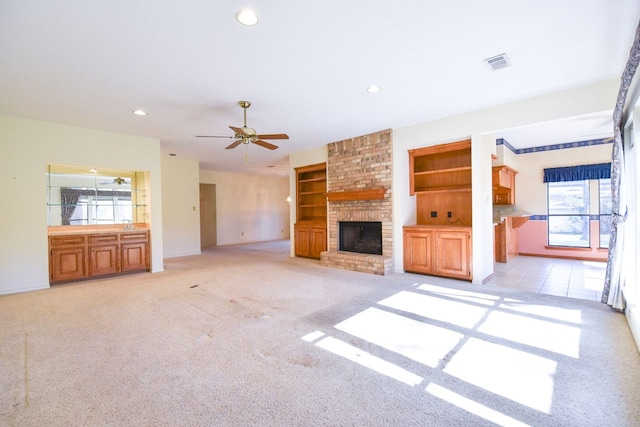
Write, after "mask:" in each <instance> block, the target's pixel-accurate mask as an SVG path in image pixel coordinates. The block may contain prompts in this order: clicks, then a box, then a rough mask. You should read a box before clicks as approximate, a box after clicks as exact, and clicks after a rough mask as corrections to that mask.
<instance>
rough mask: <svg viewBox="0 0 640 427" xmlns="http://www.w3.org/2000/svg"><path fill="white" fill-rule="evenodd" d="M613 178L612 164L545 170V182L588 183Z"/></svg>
mask: <svg viewBox="0 0 640 427" xmlns="http://www.w3.org/2000/svg"><path fill="white" fill-rule="evenodd" d="M607 178H611V163H599V164H597V165H583V166H568V167H563V168H548V169H544V181H543V182H562V181H586V180H589V179H607Z"/></svg>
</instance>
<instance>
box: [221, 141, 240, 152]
mask: <svg viewBox="0 0 640 427" xmlns="http://www.w3.org/2000/svg"><path fill="white" fill-rule="evenodd" d="M240 144H242V140H241V139H239V140H237V141H235V142H234V143H232V144H231V145H229V146H228V147H227V148H225V150H231V149H232V148H236V147H237V146H238V145H240Z"/></svg>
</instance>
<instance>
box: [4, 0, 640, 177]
mask: <svg viewBox="0 0 640 427" xmlns="http://www.w3.org/2000/svg"><path fill="white" fill-rule="evenodd" d="M244 6H250V7H252V8H253V9H254V10H255V11H256V12H257V14H258V18H259V22H258V24H257V25H256V26H253V27H245V26H242V25H240V24H239V23H238V22H237V21H236V20H235V14H236V12H237V11H238V10H239V9H241V7H244ZM639 10H640V4H639V3H638V2H636V1H631V0H562V1H558V0H519V1H513V0H483V1H468V0H448V1H435V0H400V1H393V2H392V1H383V0H379V1H371V0H350V1H344V0H340V1H338V0H323V1H312V0H297V1H293V2H292V1H286V0H242V1H238V0H226V1H214V0H189V1H175V0H134V1H132V0H109V1H85V0H55V1H52V0H19V1H17V0H0V114H6V115H13V116H19V117H28V118H34V119H40V120H48V121H54V122H59V123H65V124H71V125H77V126H85V127H91V128H97V129H105V130H109V131H115V132H122V133H127V134H134V135H140V136H148V137H152V138H158V139H160V141H161V146H162V150H163V152H164V153H165V154H168V153H174V154H176V155H178V156H180V157H182V158H186V159H191V160H198V161H200V162H201V168H203V169H211V170H220V171H236V172H250V173H261V174H270V173H276V174H286V167H287V162H288V160H287V156H288V154H290V153H293V152H296V151H301V150H307V149H310V148H314V147H318V146H321V145H324V144H327V143H329V142H333V141H337V140H341V139H345V138H351V137H355V136H359V135H363V134H367V133H371V132H375V131H378V130H382V129H387V128H398V127H403V126H407V125H411V124H415V123H420V122H425V121H428V120H432V119H435V118H439V117H444V116H449V115H453V114H457V113H461V112H465V111H471V110H476V109H480V108H484V107H488V106H493V105H497V104H501V103H505V102H510V101H514V100H518V99H522V98H526V97H531V96H535V95H540V94H544V93H549V92H554V91H558V90H562V89H566V88H569V87H574V86H580V85H584V84H589V83H593V82H597V81H601V80H605V79H611V78H617V77H619V76H620V75H621V73H622V70H623V68H624V64H625V61H626V59H627V56H628V52H629V47H630V45H631V41H632V38H633V34H634V31H635V27H636V24H637V17H638V16H639ZM501 53H507V55H508V56H509V59H510V61H511V64H512V66H511V67H510V68H506V69H503V70H499V71H491V70H490V69H489V67H488V65H487V64H485V62H484V61H483V60H484V59H485V58H488V57H491V56H494V55H498V54H501ZM371 84H377V85H380V86H381V87H382V91H381V92H380V93H378V94H369V93H367V92H366V88H367V87H368V86H369V85H371ZM240 100H249V101H251V103H252V106H251V108H250V109H249V110H248V111H247V122H248V125H249V126H250V127H253V128H256V129H257V131H258V133H263V134H264V133H287V134H288V135H289V136H290V139H289V140H283V141H272V142H273V143H275V144H276V145H279V146H280V149H278V150H274V151H270V150H267V149H265V148H262V147H259V146H257V145H253V144H251V145H249V146H248V147H247V150H248V151H247V152H246V153H245V146H243V145H241V146H239V147H237V148H236V149H234V150H225V149H224V147H226V146H227V145H229V144H230V143H231V142H232V140H230V139H205V138H196V137H195V135H202V134H205V135H228V136H231V135H233V132H232V131H231V130H230V129H229V128H228V126H229V125H232V126H242V109H241V108H240V107H239V106H238V104H237V103H238V101H240ZM612 107H613V106H612ZM137 108H141V109H144V110H146V111H147V112H148V115H147V116H145V117H138V116H135V115H133V114H132V111H133V110H134V109H137ZM610 113H611V112H610V111H609V112H604V113H603V114H604V115H596V117H581V118H577V119H575V120H573V121H574V122H575V123H574V125H575V124H578V125H577V127H575V128H574V127H570V126H569V125H566V124H564V123H547V124H544V126H546V128H545V129H544V131H541V132H542V134H541V135H538V134H536V133H535V132H534V131H535V130H534V129H533V128H529V129H525V130H523V131H522V132H517V131H516V130H513V129H512V130H508V131H505V132H504V133H500V134H499V135H497V136H499V137H504V138H505V139H507V140H508V141H509V143H511V144H512V145H513V146H514V147H516V148H519V147H527V146H538V145H547V144H548V143H547V142H545V143H540V141H541V140H544V141H549V140H550V139H552V138H553V137H554V136H558V135H560V133H559V132H560V131H558V125H561V126H560V129H565V132H564V133H563V134H562V135H561V138H562V139H563V140H561V141H558V142H572V140H571V138H576V137H580V135H593V134H606V133H608V132H609V130H608V129H609V128H610V127H611V125H610ZM603 123H604V125H603ZM549 126H550V128H549ZM569 129H571V131H569ZM550 132H551V134H552V135H551V136H550V135H549V133H550ZM534 134H536V135H537V137H536V138H534V139H526V138H531V136H532V135H534ZM609 134H610V132H609ZM567 138H569V139H570V140H567ZM580 138H581V137H580ZM593 138H594V137H589V138H582V139H593ZM550 143H553V142H550ZM530 144H531V145H530ZM245 154H246V155H248V159H249V164H248V165H246V164H245ZM269 166H271V167H269Z"/></svg>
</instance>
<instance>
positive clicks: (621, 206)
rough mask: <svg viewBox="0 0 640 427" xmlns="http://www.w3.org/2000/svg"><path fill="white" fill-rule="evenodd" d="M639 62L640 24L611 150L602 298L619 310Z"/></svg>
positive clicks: (616, 111) (624, 78) (615, 113)
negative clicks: (626, 142) (628, 129)
mask: <svg viewBox="0 0 640 427" xmlns="http://www.w3.org/2000/svg"><path fill="white" fill-rule="evenodd" d="M639 63H640V25H638V27H637V28H636V35H635V39H634V41H633V45H632V46H631V52H630V53H629V59H628V60H627V64H626V66H625V69H624V71H623V73H622V78H621V83H620V89H619V91H618V99H617V100H616V106H615V108H614V110H613V126H614V127H613V132H614V140H613V150H612V152H611V197H612V198H611V203H612V209H613V212H612V216H611V237H610V239H609V255H608V257H607V271H606V275H605V279H604V287H603V290H602V299H601V301H602V302H603V303H605V304H608V305H610V306H611V307H612V308H614V309H616V310H624V308H625V306H624V298H623V295H622V292H623V290H624V285H625V275H624V270H623V269H622V259H623V249H624V228H625V225H624V224H625V221H626V219H627V204H626V200H627V199H626V194H625V192H626V177H625V170H624V148H623V144H622V132H623V123H622V116H623V112H624V106H625V101H626V98H627V93H628V92H629V87H630V86H631V81H632V80H633V76H634V75H635V73H636V69H637V68H638V64H639Z"/></svg>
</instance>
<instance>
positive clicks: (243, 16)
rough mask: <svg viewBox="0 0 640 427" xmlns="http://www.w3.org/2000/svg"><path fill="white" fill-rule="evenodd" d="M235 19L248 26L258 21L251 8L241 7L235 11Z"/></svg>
mask: <svg viewBox="0 0 640 427" xmlns="http://www.w3.org/2000/svg"><path fill="white" fill-rule="evenodd" d="M236 19H237V20H238V22H239V23H241V24H242V25H246V26H248V27H250V26H252V25H256V24H257V23H258V16H257V15H256V13H255V12H254V11H253V10H251V9H241V10H239V11H238V12H237V13H236Z"/></svg>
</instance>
